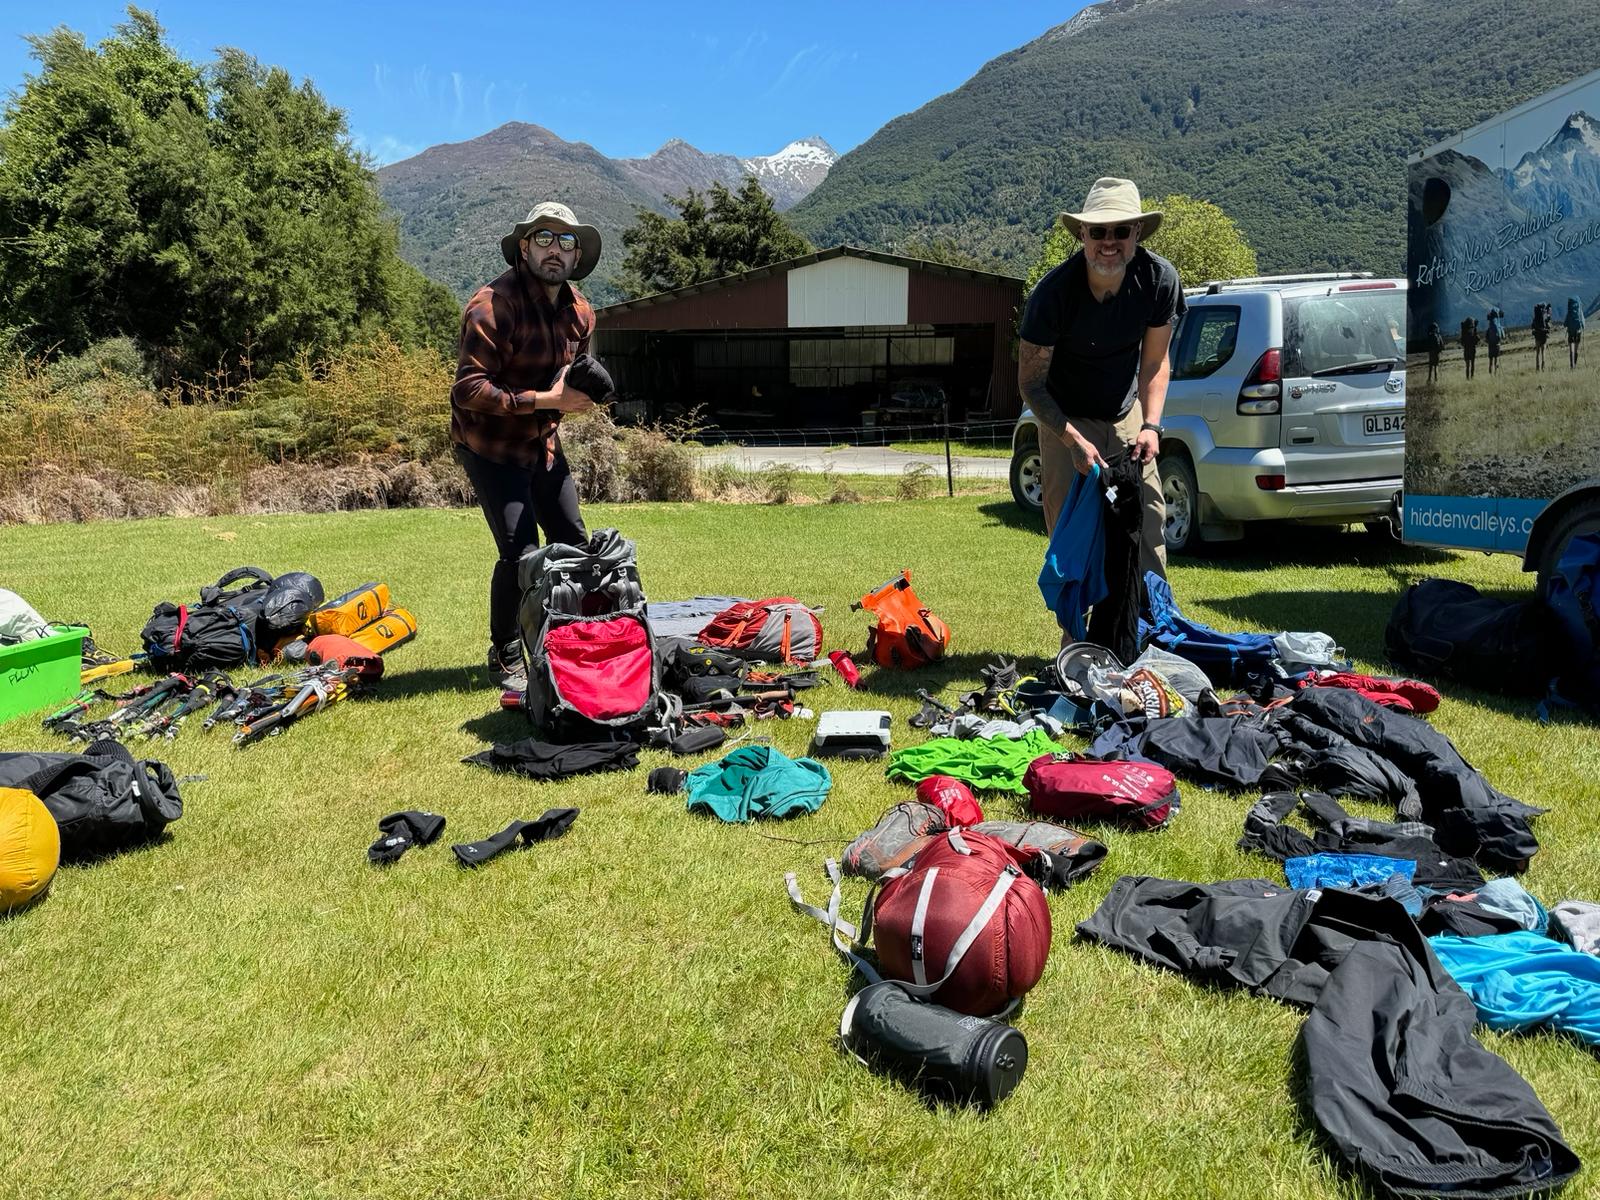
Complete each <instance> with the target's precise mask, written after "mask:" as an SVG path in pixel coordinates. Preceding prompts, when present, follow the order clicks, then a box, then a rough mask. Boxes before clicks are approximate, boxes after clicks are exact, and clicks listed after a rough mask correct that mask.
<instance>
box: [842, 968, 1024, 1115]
mask: <svg viewBox="0 0 1600 1200" xmlns="http://www.w3.org/2000/svg"><path fill="white" fill-rule="evenodd" d="M839 1036H840V1037H841V1038H842V1039H843V1040H844V1044H845V1045H846V1046H847V1047H848V1048H849V1049H850V1050H851V1051H852V1052H853V1053H855V1054H856V1055H857V1056H858V1057H860V1058H861V1059H863V1060H864V1061H866V1062H867V1063H869V1064H870V1065H872V1066H873V1067H876V1068H877V1069H879V1070H882V1071H885V1072H887V1073H889V1074H892V1075H894V1076H896V1077H897V1078H900V1079H903V1080H905V1081H906V1082H907V1083H910V1084H912V1085H913V1086H915V1087H917V1088H918V1089H919V1090H921V1091H922V1092H924V1093H925V1094H926V1095H928V1096H929V1097H931V1098H933V1099H936V1100H946V1101H952V1102H954V1103H956V1104H972V1105H976V1106H977V1107H979V1108H992V1107H993V1106H994V1105H996V1104H998V1103H1000V1101H1002V1100H1004V1099H1005V1098H1006V1097H1007V1096H1009V1095H1010V1094H1011V1092H1012V1090H1013V1089H1014V1088H1015V1087H1016V1086H1017V1084H1019V1083H1021V1082H1022V1072H1023V1071H1024V1070H1025V1069H1026V1067H1027V1065H1028V1042H1027V1039H1026V1038H1024V1037H1023V1036H1022V1034H1021V1032H1019V1031H1018V1030H1016V1029H1013V1028H1012V1027H1011V1026H1009V1025H1007V1024H1004V1023H1003V1022H1001V1021H994V1020H990V1019H989V1018H987V1017H972V1016H968V1015H967V1014H965V1013H958V1012H955V1011H954V1010H953V1009H948V1008H942V1007H940V1006H939V1005H937V1004H930V1003H928V1002H927V1001H925V1000H918V999H916V998H915V997H913V996H911V995H909V994H907V993H906V991H905V990H904V989H903V988H901V987H900V986H899V985H898V984H896V983H894V982H893V981H892V980H886V981H884V982H882V983H874V984H871V985H870V986H868V987H864V988H862V989H861V991H859V992H857V993H856V994H855V996H854V997H852V998H851V1000H850V1003H849V1005H848V1006H847V1007H846V1008H845V1010H844V1017H843V1019H842V1020H841V1021H840V1022H839Z"/></svg>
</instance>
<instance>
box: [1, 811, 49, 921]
mask: <svg viewBox="0 0 1600 1200" xmlns="http://www.w3.org/2000/svg"><path fill="white" fill-rule="evenodd" d="M60 861H61V831H60V830H59V829H57V828H56V819H55V818H54V817H53V816H51V815H50V810H49V809H48V808H46V807H45V806H44V801H43V800H40V799H39V797H37V796H35V795H34V794H33V793H32V792H30V791H26V790H24V789H22V788H0V913H3V912H10V911H11V910H12V909H13V908H18V907H20V906H21V905H24V904H26V903H28V902H29V901H30V900H36V899H38V898H39V896H40V894H41V893H43V891H44V890H45V888H47V887H49V886H50V880H51V878H52V877H53V876H54V875H55V873H56V864H57V863H59V862H60Z"/></svg>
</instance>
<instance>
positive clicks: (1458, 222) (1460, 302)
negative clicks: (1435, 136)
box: [1410, 110, 1600, 337]
mask: <svg viewBox="0 0 1600 1200" xmlns="http://www.w3.org/2000/svg"><path fill="white" fill-rule="evenodd" d="M1410 188H1411V193H1412V194H1411V206H1410V211H1411V221H1412V228H1411V231H1410V233H1411V239H1412V253H1411V262H1412V263H1413V264H1414V265H1413V271H1414V272H1415V271H1416V270H1417V266H1416V264H1422V265H1423V266H1429V267H1433V266H1439V265H1444V266H1445V267H1447V269H1444V270H1441V271H1440V272H1439V274H1438V275H1437V276H1436V277H1434V278H1433V279H1432V280H1431V281H1430V280H1428V279H1419V278H1417V277H1413V279H1412V281H1411V282H1412V286H1413V288H1417V289H1418V292H1417V294H1414V296H1413V304H1412V311H1413V314H1414V315H1416V316H1418V317H1420V319H1421V320H1422V329H1423V330H1425V329H1426V327H1427V323H1428V322H1429V321H1437V322H1438V324H1439V327H1440V329H1441V330H1442V331H1443V332H1444V334H1445V335H1446V336H1451V335H1453V334H1455V333H1458V332H1459V330H1460V325H1461V321H1462V319H1463V318H1466V317H1476V318H1477V319H1478V325H1479V327H1480V328H1482V327H1483V325H1484V324H1485V322H1486V319H1487V313H1488V310H1489V309H1490V308H1491V307H1499V308H1501V309H1503V310H1504V311H1505V313H1506V324H1507V325H1508V326H1509V327H1511V328H1512V329H1518V328H1526V327H1527V326H1528V325H1530V324H1531V323H1532V320H1533V306H1534V305H1535V304H1537V303H1541V302H1543V303H1549V304H1550V305H1552V306H1553V308H1554V310H1555V313H1556V317H1557V320H1559V319H1560V317H1561V315H1562V314H1563V313H1564V312H1565V311H1566V306H1567V299H1568V297H1571V296H1576V297H1577V298H1578V300H1579V302H1580V304H1581V305H1582V306H1583V309H1584V311H1585V312H1586V313H1591V314H1592V313H1594V312H1595V311H1596V310H1597V309H1600V120H1597V119H1596V118H1595V117H1594V116H1591V115H1590V114H1589V113H1588V112H1586V111H1583V110H1578V111H1575V112H1573V113H1572V114H1571V115H1569V116H1568V117H1567V119H1566V120H1565V121H1564V122H1563V123H1562V125H1561V127H1560V128H1559V129H1558V130H1557V131H1556V132H1555V133H1554V134H1553V135H1552V136H1551V137H1550V138H1549V139H1548V140H1547V141H1545V142H1544V143H1543V144H1542V145H1540V146H1539V147H1538V148H1537V149H1534V150H1530V151H1528V152H1527V153H1526V154H1524V155H1523V156H1522V157H1521V159H1519V160H1518V162H1517V164H1516V165H1515V166H1514V167H1512V168H1510V169H1500V170H1496V169H1494V168H1492V167H1490V166H1488V165H1487V164H1485V163H1484V162H1482V161H1481V160H1479V159H1477V158H1474V157H1473V156H1472V155H1469V154H1463V153H1461V152H1459V151H1457V150H1444V151H1441V152H1440V153H1438V154H1436V155H1434V156H1433V157H1431V158H1429V159H1427V160H1426V161H1424V162H1423V163H1421V164H1419V165H1418V166H1416V167H1414V168H1413V170H1412V172H1411V178H1410ZM1558 212H1559V213H1560V220H1552V217H1553V215H1554V214H1555V213H1558ZM1424 214H1425V215H1424ZM1419 285H1420V286H1419ZM1424 297H1427V299H1426V300H1425V299H1424ZM1418 332H1419V331H1417V330H1413V332H1412V336H1413V337H1416V336H1417V335H1418Z"/></svg>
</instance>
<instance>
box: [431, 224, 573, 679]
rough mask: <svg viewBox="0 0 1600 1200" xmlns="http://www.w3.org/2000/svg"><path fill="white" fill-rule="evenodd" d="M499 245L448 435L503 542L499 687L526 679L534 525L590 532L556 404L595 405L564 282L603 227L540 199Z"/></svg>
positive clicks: (461, 366)
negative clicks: (580, 366)
mask: <svg viewBox="0 0 1600 1200" xmlns="http://www.w3.org/2000/svg"><path fill="white" fill-rule="evenodd" d="M500 252H501V254H502V255H503V256H504V258H505V260H506V263H507V264H508V265H509V267H510V269H509V270H507V271H505V272H503V273H502V274H500V275H499V276H498V277H497V278H495V279H494V280H493V281H491V282H490V283H486V284H485V285H484V286H483V287H481V288H479V289H478V291H477V292H476V294H474V295H473V297H472V299H471V300H469V301H468V302H467V311H466V315H465V316H464V317H463V319H462V323H461V350H460V360H459V363H458V365H457V367H456V380H455V384H454V386H453V387H452V388H451V389H450V438H451V440H452V441H453V442H454V443H455V452H456V458H457V459H458V460H459V461H460V463H461V465H462V467H463V468H464V469H465V470H466V473H467V478H468V479H470V480H471V481H472V486H473V490H474V491H476V492H477V495H478V503H479V504H480V505H481V506H482V508H483V515H484V517H485V519H486V520H487V521H488V522H489V530H490V532H491V533H492V534H493V535H494V540H495V547H496V549H497V550H498V552H499V557H498V559H497V560H496V562H495V565H494V572H493V574H492V576H491V578H490V581H489V669H490V671H491V673H492V674H494V675H495V677H496V678H497V680H498V681H499V682H500V683H501V685H502V686H505V687H524V686H526V678H525V677H524V676H523V674H522V671H523V668H522V646H521V639H520V637H519V634H518V631H517V603H518V595H517V560H518V559H519V558H521V557H522V554H523V552H524V551H526V550H528V549H530V548H532V547H535V546H537V545H538V544H539V530H540V529H541V528H542V529H543V530H544V536H545V539H546V541H549V542H563V543H580V542H584V541H587V540H588V536H589V535H588V533H587V532H586V531H585V529H584V527H583V518H582V516H581V515H580V514H579V512H578V489H577V485H576V484H575V483H574V482H573V479H572V473H571V472H570V471H569V470H568V469H567V460H566V458H565V456H564V455H563V454H562V453H561V438H560V434H559V433H558V431H557V426H558V424H559V422H560V420H561V415H562V414H563V413H578V412H584V411H585V410H587V409H590V408H593V407H594V399H593V398H592V397H590V396H588V395H586V394H584V393H583V392H581V391H579V390H577V389H576V388H573V387H569V386H568V385H567V382H566V375H567V368H568V367H569V366H570V365H571V363H572V360H573V359H574V358H576V357H577V356H578V355H580V354H583V353H585V352H586V351H587V350H588V348H589V339H590V337H591V335H592V334H593V333H594V310H593V309H592V308H590V307H589V302H588V301H587V300H585V299H584V298H583V295H582V294H581V293H580V292H579V291H578V289H577V288H575V287H573V286H572V284H571V282H570V281H571V280H574V279H582V278H583V277H584V276H586V275H588V274H589V272H591V271H593V270H594V268H595V265H596V264H597V263H598V261H599V259H600V231H599V230H597V229H596V228H595V227H594V226H593V225H581V224H579V223H578V220H577V218H576V217H575V216H573V213H572V210H571V209H570V208H568V207H567V206H566V205H564V204H556V203H553V202H546V203H544V204H539V205H536V206H535V207H534V209H533V211H532V212H530V213H529V214H528V216H527V218H526V219H525V220H523V221H519V222H518V223H517V225H516V227H515V228H514V229H512V231H511V232H510V233H508V234H507V235H506V236H505V237H504V238H502V239H501V240H500Z"/></svg>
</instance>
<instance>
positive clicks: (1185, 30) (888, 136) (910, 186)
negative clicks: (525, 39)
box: [379, 0, 1600, 301]
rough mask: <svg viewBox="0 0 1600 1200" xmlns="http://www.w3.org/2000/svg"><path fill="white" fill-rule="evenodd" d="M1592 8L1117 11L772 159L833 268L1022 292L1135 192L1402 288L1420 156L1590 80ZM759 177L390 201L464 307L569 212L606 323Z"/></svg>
mask: <svg viewBox="0 0 1600 1200" xmlns="http://www.w3.org/2000/svg"><path fill="white" fill-rule="evenodd" d="M1593 6H1594V0H1541V2H1540V4H1539V6H1538V9H1537V13H1538V16H1537V19H1536V20H1533V19H1529V20H1523V19H1521V18H1518V17H1515V16H1514V15H1512V8H1511V6H1509V5H1508V3H1507V0H1449V2H1448V3H1444V2H1442V0H1293V2H1292V3H1280V2H1277V0H1103V2H1102V3H1099V4H1096V5H1093V6H1091V7H1089V8H1086V9H1084V10H1083V11H1082V12H1080V13H1079V14H1078V15H1077V16H1075V17H1073V18H1072V19H1071V20H1070V21H1067V22H1065V23H1064V24H1061V25H1058V26H1056V27H1054V28H1052V29H1049V30H1046V31H1045V32H1044V33H1043V34H1041V36H1039V37H1038V38H1036V39H1034V40H1033V41H1031V42H1029V43H1027V44H1026V45H1024V46H1021V47H1019V48H1018V49H1016V50H1013V51H1010V52H1008V53H1006V54H1003V55H1001V56H999V57H998V58H996V59H994V60H992V61H991V62H989V63H987V64H985V65H984V66H983V67H982V68H981V69H980V70H979V71H978V72H977V74H975V75H974V76H973V77H972V78H971V79H969V80H968V81H967V82H966V83H965V84H963V85H962V86H961V87H959V88H957V89H955V90H954V91H952V92H949V93H946V94H944V95H941V96H938V97H937V98H934V99H932V100H930V101H929V102H928V103H927V104H925V105H923V106H922V107H921V108H919V109H917V110H915V111H914V112H910V113H907V114H905V115H903V116H900V117H896V118H895V119H894V120H892V121H890V122H889V123H888V124H886V125H885V126H883V128H881V129H880V130H878V131H877V133H875V134H874V135H873V136H872V137H871V138H869V139H868V140H867V141H865V142H864V143H862V144H861V145H860V146H858V147H856V148H855V149H854V150H852V151H850V152H849V153H848V154H846V155H844V156H843V157H842V158H839V159H838V161H837V162H831V158H832V152H831V151H828V150H826V146H825V144H824V143H820V140H818V141H815V142H813V141H812V140H811V139H808V140H807V141H806V142H799V143H793V144H791V145H790V146H789V147H786V148H785V150H784V151H782V152H780V153H779V154H778V155H775V156H772V158H773V159H777V160H786V162H787V165H790V166H799V165H800V164H801V161H802V157H803V155H802V148H805V147H808V146H813V145H814V146H815V147H816V150H817V152H818V164H817V165H818V166H820V165H821V162H820V160H821V159H822V158H823V157H826V158H828V159H829V160H830V162H831V165H830V166H829V168H828V169H827V170H826V174H825V177H823V178H822V179H821V182H820V183H817V184H816V185H815V186H814V189H813V190H811V191H810V192H809V194H807V195H805V197H804V198H803V199H800V200H799V201H798V202H797V203H795V205H794V207H793V208H791V209H789V210H788V213H787V215H788V217H789V219H790V220H791V222H792V223H793V224H794V225H795V226H796V228H798V229H799V230H800V232H802V233H803V234H805V235H806V236H807V237H808V238H810V239H811V241H812V242H813V243H815V244H816V245H818V246H823V247H825V246H830V245H836V244H838V243H841V242H845V243H852V244H855V245H859V246H865V247H868V248H876V249H883V250H896V249H899V248H901V247H903V246H904V245H905V244H906V243H907V242H908V241H912V240H916V241H922V242H926V243H931V242H945V243H949V244H953V245H954V246H955V247H956V248H957V249H959V250H961V251H964V252H965V253H966V254H967V255H969V256H971V257H974V258H976V259H977V260H978V261H979V262H980V263H981V264H983V265H984V266H986V267H987V268H988V269H991V270H997V271H1005V272H1010V273H1014V274H1018V275H1021V274H1024V273H1025V272H1026V269H1027V267H1028V265H1029V263H1030V262H1031V261H1032V260H1033V258H1034V257H1035V256H1036V255H1037V253H1038V251H1039V247H1040V243H1041V241H1042V239H1043V236H1044V234H1045V232H1046V231H1047V229H1048V228H1049V226H1050V224H1051V223H1052V222H1053V221H1054V219H1055V217H1056V215H1057V214H1058V213H1059V212H1061V211H1063V210H1064V209H1069V208H1071V209H1075V208H1077V207H1078V206H1079V205H1080V204H1081V202H1082V200H1083V197H1084V195H1085V193H1086V192H1087V191H1088V189H1089V185H1090V184H1091V183H1092V182H1093V181H1094V180H1095V179H1096V178H1097V177H1099V176H1101V175H1119V176H1124V177H1126V178H1130V179H1133V180H1135V181H1136V182H1137V183H1138V185H1139V187H1140V189H1141V191H1142V192H1143V194H1144V195H1145V196H1146V197H1147V198H1155V197H1159V196H1163V195H1166V194H1170V193H1173V192H1182V193H1185V194H1187V195H1190V196H1195V197H1198V198H1201V199H1205V200H1209V201H1211V202H1213V203H1215V204H1218V205H1220V206H1221V207H1222V208H1223V209H1224V210H1225V211H1226V212H1227V213H1228V215H1229V216H1231V217H1232V218H1233V219H1234V220H1235V221H1236V222H1237V223H1238V225H1239V226H1240V228H1241V229H1242V231H1243V232H1244V234H1245V236H1246V237H1247V238H1248V240H1249V242H1250V244H1251V245H1252V246H1253V247H1254V249H1255V250H1256V253H1257V257H1258V260H1259V262H1260V265H1261V269H1262V270H1263V271H1289V270H1294V271H1303V270H1313V269H1336V268H1364V269H1369V270H1373V271H1377V272H1379V273H1382V274H1398V273H1402V272H1403V270H1404V263H1405V239H1406V228H1405V227H1406V216H1405V212H1406V166H1405V163H1406V158H1407V156H1408V155H1411V154H1415V153H1416V152H1418V151H1420V150H1422V149H1423V148H1425V147H1427V146H1430V145H1433V144H1434V143H1436V142H1439V141H1441V140H1443V139H1444V138H1446V137H1447V136H1450V135H1452V134H1454V133H1457V132H1459V131H1461V130H1463V129H1466V128H1468V127H1470V126H1473V125H1475V124H1477V123H1479V122H1480V121H1483V120H1485V119H1486V118H1488V117H1490V116H1492V115H1494V114H1495V113H1497V112H1501V111H1504V110H1506V109H1509V108H1511V107H1512V106H1513V105H1516V104H1520V103H1521V102H1523V101H1525V100H1528V99H1531V98H1532V97H1534V96H1536V95H1538V94H1539V93H1541V92H1544V91H1546V90H1548V89H1549V88H1551V87H1554V86H1555V85H1557V84H1559V83H1563V82H1565V81H1567V80H1570V79H1574V78H1576V77H1578V76H1580V75H1583V74H1585V73H1586V72H1588V71H1590V70H1592V69H1593V67H1594V64H1595V63H1596V62H1597V61H1600V22H1597V21H1595V20H1594V11H1593ZM824 151H825V154H824V153H823V152H824ZM791 152H792V153H791ZM809 154H810V151H804V155H807V156H808V155H809ZM758 161H760V160H739V159H735V158H734V157H733V156H731V155H712V154H703V153H702V152H700V151H698V150H695V149H694V148H693V147H691V146H688V145H686V144H684V143H681V142H676V141H674V142H669V143H667V145H665V146H663V147H662V148H661V149H660V150H658V151H657V152H656V153H655V154H653V155H651V156H650V157H649V158H645V159H617V160H613V159H608V158H606V157H604V156H603V155H601V154H600V153H599V152H598V151H596V150H595V149H594V148H593V147H591V146H587V145H584V144H582V143H573V142H566V141H563V140H562V139H560V138H559V137H557V136H556V135H555V134H553V133H551V132H550V131H548V130H545V129H542V128H540V127H538V126H535V125H507V126H502V127H501V128H500V129H497V130H494V131H493V132H491V133H488V134H485V135H484V136H483V137H481V138H477V139H474V140H473V141H471V142H464V143H459V144H457V145H452V146H436V147H433V148H432V149H430V150H426V151H424V152H423V153H422V154H420V155H417V156H416V157H415V158H411V159H407V160H406V161H404V162H400V163H395V164H394V165H392V166H389V167H385V168H384V169H383V170H382V171H381V172H379V183H380V186H381V188H382V190H383V194H384V196H385V198H386V199H387V200H388V201H389V203H390V204H391V205H393V206H394V208H395V209H396V210H397V211H398V212H399V213H400V216H401V233H402V249H403V251H404V252H405V254H406V255H407V257H408V258H409V259H410V260H411V261H412V262H414V263H416V264H417V265H418V266H419V267H421V268H422V269H423V270H424V271H425V272H427V273H428V274H430V275H432V276H433V277H434V278H435V279H438V280H440V281H441V282H443V283H445V284H446V285H448V286H449V287H451V288H452V289H454V290H455V291H456V293H457V294H458V295H466V294H467V293H469V292H470V291H471V290H472V288H474V287H476V286H477V285H478V284H479V283H481V282H482V281H483V280H485V279H487V278H488V277H489V276H490V275H491V274H493V273H494V271H496V270H498V269H499V255H498V250H497V248H496V246H497V241H498V238H499V235H500V233H501V232H503V231H504V230H505V229H507V228H509V226H510V224H511V223H512V222H513V221H515V220H516V219H517V218H518V217H519V216H521V215H522V213H523V212H525V211H526V208H527V206H528V205H529V204H530V203H531V202H532V199H531V198H532V197H536V196H545V195H549V196H559V197H565V198H568V199H569V202H570V203H572V204H573V206H574V207H575V208H576V209H577V210H578V212H579V213H580V214H582V215H583V216H584V217H585V218H586V219H590V220H593V221H594V222H595V223H596V224H597V225H599V226H600V228H601V230H602V232H603V233H604V234H605V237H606V240H607V253H606V255H605V258H604V259H603V261H602V263H601V265H600V268H599V270H598V272H597V273H596V275H595V276H594V277H593V278H592V279H591V281H590V282H589V283H588V284H587V285H586V287H585V290H586V291H587V292H588V293H589V294H591V296H593V297H594V298H596V299H597V300H600V301H604V300H608V299H612V298H616V292H615V289H614V288H611V287H608V283H607V280H608V277H609V274H610V272H611V271H613V270H614V269H615V264H617V263H619V262H620V261H621V233H622V230H623V229H625V228H627V226H628V225H629V224H631V223H632V220H633V216H634V212H635V211H636V210H637V209H638V208H641V207H644V208H653V209H657V210H662V202H661V199H660V196H661V193H662V191H663V190H665V191H672V190H675V189H680V188H681V187H683V186H685V185H686V184H687V183H689V182H691V181H693V180H694V179H702V180H704V181H705V182H709V181H710V179H711V178H724V179H725V178H726V174H709V173H708V174H699V172H701V171H706V172H724V173H725V172H729V171H732V170H734V168H733V167H732V165H731V164H733V163H735V162H743V163H744V164H746V166H745V167H744V169H755V168H752V167H749V166H748V164H749V163H750V162H758ZM768 161H770V160H768ZM816 173H817V174H821V172H820V171H817V172H816ZM764 182H767V181H766V180H765V179H764ZM805 182H807V183H809V182H810V180H809V177H807V179H806V180H805ZM699 186H704V184H700V185H699ZM768 186H769V188H770V189H772V190H773V194H774V195H778V191H777V190H776V189H777V185H776V184H775V183H768ZM788 194H791V193H785V196H784V199H785V200H786V199H787V195H788Z"/></svg>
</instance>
